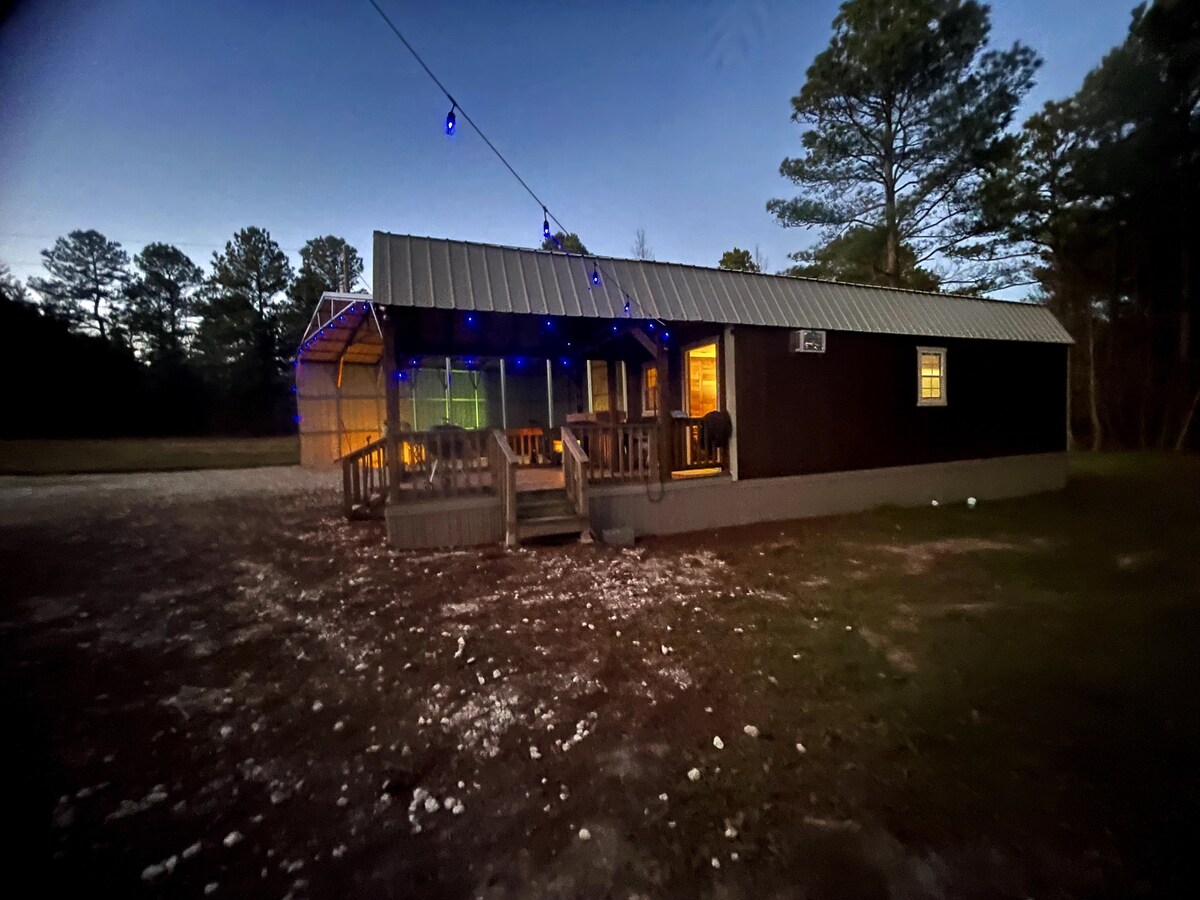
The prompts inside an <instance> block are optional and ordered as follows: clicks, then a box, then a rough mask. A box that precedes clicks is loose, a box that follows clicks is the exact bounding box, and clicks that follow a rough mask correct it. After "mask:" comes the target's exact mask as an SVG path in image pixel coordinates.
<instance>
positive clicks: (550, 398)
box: [546, 359, 554, 440]
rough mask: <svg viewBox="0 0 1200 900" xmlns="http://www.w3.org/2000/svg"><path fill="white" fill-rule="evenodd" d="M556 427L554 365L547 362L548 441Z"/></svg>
mask: <svg viewBox="0 0 1200 900" xmlns="http://www.w3.org/2000/svg"><path fill="white" fill-rule="evenodd" d="M553 427H554V364H553V363H552V362H551V361H550V360H549V359H547V360H546V439H547V440H549V438H550V429H551V428H553Z"/></svg>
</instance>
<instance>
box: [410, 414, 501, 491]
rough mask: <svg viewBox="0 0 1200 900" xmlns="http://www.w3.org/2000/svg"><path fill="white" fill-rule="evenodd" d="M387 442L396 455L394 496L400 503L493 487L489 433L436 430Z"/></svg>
mask: <svg viewBox="0 0 1200 900" xmlns="http://www.w3.org/2000/svg"><path fill="white" fill-rule="evenodd" d="M388 440H389V443H393V444H394V446H395V448H396V452H397V453H398V454H399V459H400V464H399V466H398V470H399V472H400V484H399V485H398V488H399V489H398V490H396V491H393V494H394V495H395V496H397V497H398V498H399V499H400V500H401V501H404V500H421V499H426V498H431V497H458V496H461V495H464V494H481V493H484V492H486V491H488V490H489V489H490V488H491V486H492V481H491V472H490V467H489V465H488V441H489V440H491V434H490V432H487V431H466V430H463V429H456V428H438V429H434V430H432V431H405V432H401V433H400V434H397V435H396V436H395V438H394V439H393V438H391V437H390V436H389V438H388ZM388 449H389V452H390V450H391V447H389V448H388Z"/></svg>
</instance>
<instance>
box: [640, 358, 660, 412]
mask: <svg viewBox="0 0 1200 900" xmlns="http://www.w3.org/2000/svg"><path fill="white" fill-rule="evenodd" d="M642 410H643V411H644V412H658V368H657V367H656V366H655V365H654V363H647V364H646V365H644V366H642Z"/></svg>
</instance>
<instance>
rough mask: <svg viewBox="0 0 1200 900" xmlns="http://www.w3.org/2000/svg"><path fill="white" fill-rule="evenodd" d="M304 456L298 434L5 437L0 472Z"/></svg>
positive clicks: (206, 464)
mask: <svg viewBox="0 0 1200 900" xmlns="http://www.w3.org/2000/svg"><path fill="white" fill-rule="evenodd" d="M299 462H300V439H299V438H297V437H267V438H116V439H111V440H33V441H0V475H68V474H78V473H83V472H157V471H170V470H176V469H240V468H244V467H250V466H291V465H297V464H298V463H299Z"/></svg>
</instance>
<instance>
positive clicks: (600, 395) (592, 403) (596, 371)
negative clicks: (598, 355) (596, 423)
mask: <svg viewBox="0 0 1200 900" xmlns="http://www.w3.org/2000/svg"><path fill="white" fill-rule="evenodd" d="M587 371H588V399H589V406H588V411H589V412H594V413H598V412H608V411H609V397H608V363H607V362H605V361H604V360H602V359H589V360H588V370H587Z"/></svg>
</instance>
